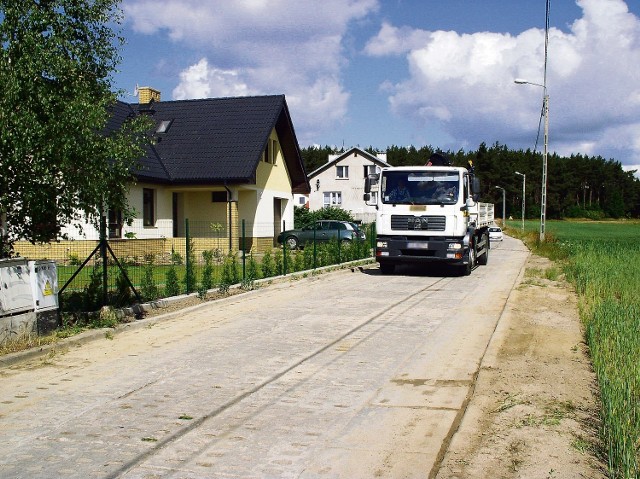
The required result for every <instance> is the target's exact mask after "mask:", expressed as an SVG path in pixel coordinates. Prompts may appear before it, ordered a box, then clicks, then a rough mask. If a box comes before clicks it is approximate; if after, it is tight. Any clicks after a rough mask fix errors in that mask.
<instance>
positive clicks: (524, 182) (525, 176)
mask: <svg viewBox="0 0 640 479" xmlns="http://www.w3.org/2000/svg"><path fill="white" fill-rule="evenodd" d="M516 175H520V176H522V231H523V232H524V191H525V185H526V183H527V175H525V174H524V173H520V172H519V171H516Z"/></svg>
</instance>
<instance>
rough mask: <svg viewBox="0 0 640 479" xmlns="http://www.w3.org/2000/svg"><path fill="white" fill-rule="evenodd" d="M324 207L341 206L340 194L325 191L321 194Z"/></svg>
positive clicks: (338, 192)
mask: <svg viewBox="0 0 640 479" xmlns="http://www.w3.org/2000/svg"><path fill="white" fill-rule="evenodd" d="M323 205H324V206H340V205H342V193H341V192H340V191H325V192H324V193H323Z"/></svg>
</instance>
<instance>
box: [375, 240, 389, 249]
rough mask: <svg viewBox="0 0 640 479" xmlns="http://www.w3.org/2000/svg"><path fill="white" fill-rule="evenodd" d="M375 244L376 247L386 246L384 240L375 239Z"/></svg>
mask: <svg viewBox="0 0 640 479" xmlns="http://www.w3.org/2000/svg"><path fill="white" fill-rule="evenodd" d="M376 246H377V247H378V248H386V247H387V242H386V241H377V242H376Z"/></svg>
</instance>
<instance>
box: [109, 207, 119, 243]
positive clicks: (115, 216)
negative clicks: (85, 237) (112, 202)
mask: <svg viewBox="0 0 640 479" xmlns="http://www.w3.org/2000/svg"><path fill="white" fill-rule="evenodd" d="M107 221H108V223H107V229H108V230H109V238H122V211H120V210H109V213H108V218H107Z"/></svg>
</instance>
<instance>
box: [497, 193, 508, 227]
mask: <svg viewBox="0 0 640 479" xmlns="http://www.w3.org/2000/svg"><path fill="white" fill-rule="evenodd" d="M496 188H497V189H499V190H502V227H503V228H504V227H505V226H504V222H505V211H506V210H505V194H506V191H505V189H504V188H503V187H502V186H496Z"/></svg>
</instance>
